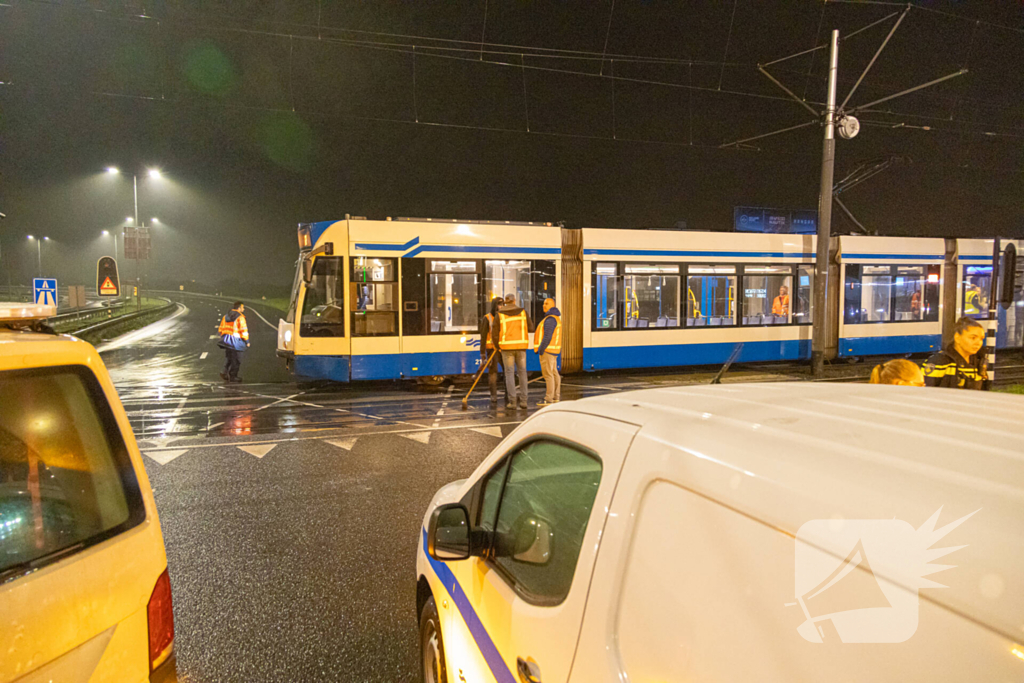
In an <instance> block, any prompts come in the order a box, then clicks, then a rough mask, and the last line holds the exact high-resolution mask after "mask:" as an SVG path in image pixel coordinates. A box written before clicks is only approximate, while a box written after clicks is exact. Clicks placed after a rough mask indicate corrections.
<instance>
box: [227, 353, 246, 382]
mask: <svg viewBox="0 0 1024 683" xmlns="http://www.w3.org/2000/svg"><path fill="white" fill-rule="evenodd" d="M243 353H245V352H244V351H236V350H235V349H224V356H225V361H224V374H226V375H227V376H228V377H230V378H231V379H238V369H239V368H240V367H242V354H243Z"/></svg>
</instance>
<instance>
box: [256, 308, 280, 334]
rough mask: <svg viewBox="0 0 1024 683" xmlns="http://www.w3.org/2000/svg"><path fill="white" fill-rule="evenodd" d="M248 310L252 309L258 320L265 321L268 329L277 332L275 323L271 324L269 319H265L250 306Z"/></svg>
mask: <svg viewBox="0 0 1024 683" xmlns="http://www.w3.org/2000/svg"><path fill="white" fill-rule="evenodd" d="M249 310H250V311H252V312H253V313H255V314H256V317H257V318H259V319H260V320H262V321H263V322H265V323H266V324H267V327H269V328H270V329H272V330H274V331H275V332H277V326H276V325H271V324H270V321H269V320H267V319H266V318H264V317H263V316H262V315H260V312H259V311H257V310H256V309H255V308H250V309H249Z"/></svg>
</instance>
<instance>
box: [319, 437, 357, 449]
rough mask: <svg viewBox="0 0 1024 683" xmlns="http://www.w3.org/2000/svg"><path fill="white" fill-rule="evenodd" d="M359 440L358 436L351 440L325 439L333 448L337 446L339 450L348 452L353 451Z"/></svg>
mask: <svg viewBox="0 0 1024 683" xmlns="http://www.w3.org/2000/svg"><path fill="white" fill-rule="evenodd" d="M358 438H359V437H358V436H354V437H352V438H351V439H325V441H326V442H327V443H329V444H331V445H332V446H337V447H338V448H344V449H345V450H346V451H351V450H352V447H353V446H355V445H356V440H357V439H358Z"/></svg>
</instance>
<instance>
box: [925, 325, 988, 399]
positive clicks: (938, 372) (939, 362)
mask: <svg viewBox="0 0 1024 683" xmlns="http://www.w3.org/2000/svg"><path fill="white" fill-rule="evenodd" d="M984 346H985V328H984V327H982V326H981V323H979V322H978V321H977V320H975V319H974V318H968V317H966V316H964V317H963V318H960V319H959V320H957V321H956V326H955V327H954V328H953V342H952V343H951V344H950V345H949V346H947V347H946V348H945V349H944V350H943V351H940V352H938V353H936V354H933V355H932V356H931V357H930V358H928V360H926V361H925V363H924V366H923V368H922V369H923V370H924V381H925V384H926V385H927V386H930V387H950V388H953V389H984V388H985V380H987V379H988V367H987V366H986V364H985V353H984V351H983V348H984Z"/></svg>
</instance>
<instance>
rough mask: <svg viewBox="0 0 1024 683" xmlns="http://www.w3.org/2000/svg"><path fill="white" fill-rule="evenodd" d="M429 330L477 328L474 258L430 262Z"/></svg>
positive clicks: (477, 292)
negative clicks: (472, 259) (471, 259)
mask: <svg viewBox="0 0 1024 683" xmlns="http://www.w3.org/2000/svg"><path fill="white" fill-rule="evenodd" d="M430 271H431V272H430V276H429V282H430V331H431V333H435V334H440V333H444V332H476V331H477V329H478V325H479V308H480V307H479V289H480V287H479V285H480V273H479V272H478V266H477V262H476V261H431V262H430Z"/></svg>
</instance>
